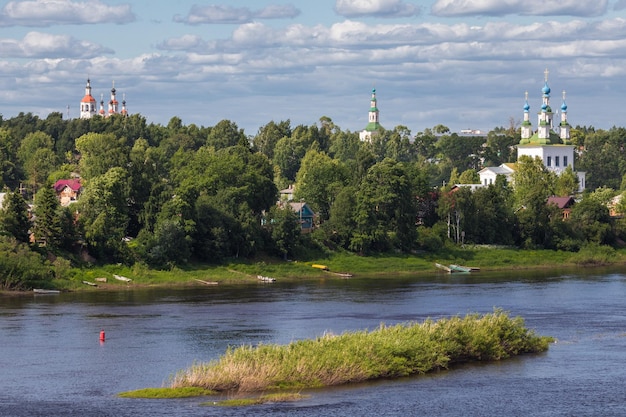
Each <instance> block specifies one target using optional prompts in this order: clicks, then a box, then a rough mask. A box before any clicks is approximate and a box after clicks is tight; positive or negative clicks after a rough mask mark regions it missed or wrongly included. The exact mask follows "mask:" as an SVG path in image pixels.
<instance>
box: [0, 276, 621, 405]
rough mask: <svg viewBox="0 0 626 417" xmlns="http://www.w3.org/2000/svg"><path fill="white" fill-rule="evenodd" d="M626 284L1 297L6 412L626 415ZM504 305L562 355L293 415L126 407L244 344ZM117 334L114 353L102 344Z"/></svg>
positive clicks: (599, 279)
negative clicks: (135, 394) (137, 393)
mask: <svg viewBox="0 0 626 417" xmlns="http://www.w3.org/2000/svg"><path fill="white" fill-rule="evenodd" d="M625 300H626V273H624V272H622V271H619V270H617V271H616V270H603V271H598V270H589V271H577V272H573V273H572V272H559V273H546V272H543V273H541V274H537V273H532V274H529V273H523V274H521V273H516V272H507V273H498V274H486V273H480V272H479V273H476V274H472V275H458V276H457V275H441V274H433V275H432V276H419V277H415V278H402V279H394V278H386V279H364V278H363V279H359V278H358V277H357V278H353V279H350V280H322V281H307V282H301V283H298V282H289V283H281V282H280V281H278V282H276V283H274V284H258V285H245V286H244V285H241V286H215V287H198V288H194V289H184V290H171V289H159V290H141V291H132V290H125V291H120V292H110V293H102V292H97V291H96V292H86V293H79V294H61V295H46V296H19V297H16V296H10V297H9V296H0V415H1V416H156V415H176V416H218V415H219V416H245V415H250V416H264V415H278V416H280V415H283V416H287V415H289V416H370V415H375V416H625V415H626V389H625V388H624V387H625V386H626V371H625V369H626V302H625ZM494 307H502V308H503V309H505V310H507V311H509V312H510V313H511V315H520V316H522V317H524V318H525V320H526V324H527V325H528V327H530V328H533V329H535V330H536V332H537V333H539V334H543V335H551V336H554V337H556V338H558V343H556V344H553V345H551V346H550V350H549V351H548V352H547V353H544V354H540V355H532V356H522V357H518V358H514V359H511V360H506V361H502V362H499V363H489V364H472V365H465V366H462V367H458V368H454V369H452V370H450V371H446V372H439V373H436V374H432V375H428V376H421V377H413V378H404V379H400V380H392V381H377V382H373V383H367V384H359V385H350V386H344V387H339V388H331V389H323V390H315V391H311V392H308V394H310V395H311V396H310V397H309V398H308V399H306V400H304V401H301V402H298V403H293V404H291V403H290V404H266V405H262V406H258V407H253V408H215V407H206V406H201V405H200V404H201V402H203V401H205V400H206V399H198V398H193V399H184V400H137V399H122V398H118V397H116V394H117V393H119V392H122V391H128V390H134V389H139V388H146V387H158V386H162V385H163V384H166V383H167V379H168V377H169V376H170V375H173V374H174V373H176V372H177V371H178V370H181V369H184V368H186V367H188V366H189V365H191V364H192V363H193V362H194V361H208V360H211V359H216V358H218V357H219V356H220V355H221V354H222V353H223V352H224V351H225V349H226V348H227V347H228V346H229V345H235V346H236V345H240V344H256V343H259V342H266V343H281V344H282V343H288V342H290V341H292V340H296V339H302V338H311V337H315V336H318V335H321V334H323V333H324V332H333V333H341V332H343V331H346V330H356V329H366V328H369V329H372V328H374V327H376V326H378V325H379V324H380V323H381V322H384V323H386V324H393V323H399V322H407V321H412V320H423V319H425V318H427V317H431V318H437V317H442V316H449V315H454V314H465V313H468V312H479V313H486V312H491V311H492V310H493V308H494ZM101 330H104V331H105V332H106V342H104V343H101V342H100V341H99V333H100V331H101Z"/></svg>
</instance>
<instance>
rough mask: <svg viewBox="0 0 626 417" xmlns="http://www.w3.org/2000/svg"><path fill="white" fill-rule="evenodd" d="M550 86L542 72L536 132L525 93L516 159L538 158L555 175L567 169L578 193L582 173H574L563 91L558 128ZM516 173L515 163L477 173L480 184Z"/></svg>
mask: <svg viewBox="0 0 626 417" xmlns="http://www.w3.org/2000/svg"><path fill="white" fill-rule="evenodd" d="M550 91H551V90H550V87H549V86H548V70H546V71H545V83H544V86H543V88H542V89H541V93H542V104H541V108H540V110H539V112H538V114H537V129H536V130H533V126H532V123H531V121H530V113H529V111H530V105H529V104H528V92H526V97H525V98H526V102H525V104H524V121H523V122H522V126H521V140H520V142H519V144H518V145H517V158H518V159H519V158H520V157H521V156H523V155H525V156H529V157H531V158H540V159H541V160H542V161H543V165H544V166H545V167H546V168H547V169H548V170H549V171H552V172H554V173H556V174H557V175H561V174H562V173H563V172H564V171H565V169H566V168H567V167H568V166H570V167H571V169H572V170H573V171H574V172H575V173H576V175H577V177H578V190H579V192H582V191H583V190H584V189H585V180H586V176H585V172H576V171H575V170H574V148H575V147H574V145H572V143H571V140H570V128H571V126H570V124H569V122H568V121H567V104H566V103H565V91H563V103H562V104H561V120H560V122H559V123H558V125H555V124H554V120H553V117H554V113H553V112H552V107H551V106H550ZM513 172H515V164H502V165H500V166H499V167H486V168H483V169H482V170H480V171H479V172H478V175H479V176H480V182H481V184H482V185H489V184H493V183H495V179H496V177H497V175H505V176H506V177H507V179H508V180H509V181H510V177H511V175H512V174H513Z"/></svg>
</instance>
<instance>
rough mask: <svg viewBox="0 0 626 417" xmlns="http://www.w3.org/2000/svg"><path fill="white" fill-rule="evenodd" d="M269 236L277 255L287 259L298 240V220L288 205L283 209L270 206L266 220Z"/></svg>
mask: <svg viewBox="0 0 626 417" xmlns="http://www.w3.org/2000/svg"><path fill="white" fill-rule="evenodd" d="M268 220H269V221H268V224H269V229H270V235H271V237H272V241H273V242H274V246H275V248H276V251H277V253H279V254H280V255H281V256H283V257H284V258H285V259H287V257H288V255H290V254H293V250H294V249H295V247H296V245H297V243H298V240H299V238H300V225H299V224H298V218H297V217H296V214H295V213H294V211H293V210H292V209H291V207H290V206H289V205H285V206H284V207H279V206H272V207H271V208H270V211H269V219H268Z"/></svg>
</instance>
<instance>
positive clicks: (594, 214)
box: [569, 197, 615, 245]
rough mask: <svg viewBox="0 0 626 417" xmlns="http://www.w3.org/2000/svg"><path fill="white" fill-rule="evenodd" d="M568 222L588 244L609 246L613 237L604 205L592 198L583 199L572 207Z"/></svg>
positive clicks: (607, 211) (609, 219)
mask: <svg viewBox="0 0 626 417" xmlns="http://www.w3.org/2000/svg"><path fill="white" fill-rule="evenodd" d="M569 222H570V223H571V225H572V228H573V229H574V231H575V232H578V233H580V234H581V235H582V236H583V239H584V240H585V241H587V242H589V243H597V244H601V245H602V244H611V243H613V241H614V238H615V236H614V235H613V232H612V222H611V217H610V216H609V210H608V208H607V207H606V205H604V204H602V203H600V202H599V201H598V200H596V199H594V198H589V197H586V198H583V199H582V200H581V201H580V202H578V203H576V204H575V205H574V206H573V207H572V213H571V215H570V218H569Z"/></svg>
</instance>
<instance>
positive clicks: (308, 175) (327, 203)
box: [295, 150, 348, 221]
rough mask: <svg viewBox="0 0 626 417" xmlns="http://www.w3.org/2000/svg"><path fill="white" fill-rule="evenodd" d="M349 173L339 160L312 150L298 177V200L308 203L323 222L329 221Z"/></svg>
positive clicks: (307, 155)
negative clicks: (332, 208)
mask: <svg viewBox="0 0 626 417" xmlns="http://www.w3.org/2000/svg"><path fill="white" fill-rule="evenodd" d="M347 179H348V173H347V172H346V171H345V169H344V167H343V166H342V165H341V163H340V162H339V161H337V160H334V159H331V158H330V157H329V156H328V155H326V154H324V153H322V152H318V151H316V150H310V151H308V152H307V153H306V155H305V156H304V158H303V159H302V164H301V165H300V170H299V171H298V174H297V175H296V186H295V189H296V195H295V197H296V199H303V200H304V201H306V202H307V203H308V204H309V205H310V206H311V207H312V208H313V210H314V211H315V212H317V213H318V214H319V216H320V219H321V220H322V221H325V220H328V218H329V216H330V208H331V206H332V204H333V201H334V200H335V197H336V195H337V193H339V191H340V190H341V189H342V188H343V187H344V186H345V185H346V183H347Z"/></svg>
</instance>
